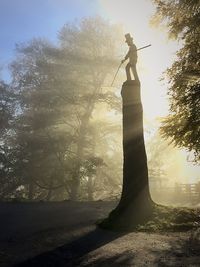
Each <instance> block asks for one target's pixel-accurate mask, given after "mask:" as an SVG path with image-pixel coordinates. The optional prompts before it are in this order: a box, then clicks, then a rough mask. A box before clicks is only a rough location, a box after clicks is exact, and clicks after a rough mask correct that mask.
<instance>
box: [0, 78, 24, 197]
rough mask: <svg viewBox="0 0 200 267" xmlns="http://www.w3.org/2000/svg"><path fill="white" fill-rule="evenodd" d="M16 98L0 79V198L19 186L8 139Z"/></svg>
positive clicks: (12, 132)
mask: <svg viewBox="0 0 200 267" xmlns="http://www.w3.org/2000/svg"><path fill="white" fill-rule="evenodd" d="M15 102H16V98H15V95H14V93H13V92H12V90H11V89H10V87H9V85H8V84H6V83H4V82H3V81H0V184H1V188H0V198H2V199H3V198H5V197H8V196H11V195H12V193H13V191H14V190H15V189H16V188H17V187H18V186H19V184H20V182H19V179H18V177H16V176H15V175H14V163H15V157H14V153H13V150H12V146H11V144H10V140H11V138H12V137H13V135H15V132H14V131H13V121H14V118H15V108H14V107H15Z"/></svg>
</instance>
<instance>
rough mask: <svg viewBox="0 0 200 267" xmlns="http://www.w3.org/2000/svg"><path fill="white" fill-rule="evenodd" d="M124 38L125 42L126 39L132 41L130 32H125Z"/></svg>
mask: <svg viewBox="0 0 200 267" xmlns="http://www.w3.org/2000/svg"><path fill="white" fill-rule="evenodd" d="M125 38H126V41H125V42H126V43H127V42H128V41H133V38H132V37H131V35H130V33H127V34H125Z"/></svg>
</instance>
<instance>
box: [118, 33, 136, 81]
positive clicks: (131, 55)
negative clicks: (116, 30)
mask: <svg viewBox="0 0 200 267" xmlns="http://www.w3.org/2000/svg"><path fill="white" fill-rule="evenodd" d="M125 38H126V43H127V45H128V46H129V50H128V53H127V54H126V56H125V58H124V59H123V60H122V61H121V63H124V62H125V61H126V60H127V59H129V62H128V64H127V65H126V76H127V81H131V72H130V70H132V72H133V75H134V78H135V80H136V81H139V78H138V74H137V70H136V63H137V47H136V46H135V44H134V43H133V38H132V37H131V35H130V33H127V34H125Z"/></svg>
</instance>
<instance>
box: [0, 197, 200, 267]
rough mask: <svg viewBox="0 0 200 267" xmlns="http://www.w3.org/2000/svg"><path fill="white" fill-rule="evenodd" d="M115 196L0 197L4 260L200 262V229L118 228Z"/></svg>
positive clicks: (122, 264) (190, 266)
mask: <svg viewBox="0 0 200 267" xmlns="http://www.w3.org/2000/svg"><path fill="white" fill-rule="evenodd" d="M115 205H116V203H115V202H103V201H98V202H82V203H81V202H70V201H69V202H60V203H42V202H41V203H1V204H0V218H1V220H0V266H2V267H6V266H35V267H36V266H37V267H40V266H44V267H51V266H52V267H53V266H56V267H60V266H63V267H64V266H65V267H71V266H72V267H73V266H75V267H76V266H77V267H78V266H80V267H82V266H85V267H92V266H98V267H107V266H109V267H115V266H116V267H118V266H119V267H126V266H136V267H140V266H141V267H143V266H174V267H179V266H180V267H184V266H187V267H195V266H200V254H199V251H200V242H199V235H200V231H199V230H198V229H196V230H190V231H187V232H186V231H185V232H160V233H151V232H149V233H147V232H132V233H117V232H110V231H106V230H102V229H99V228H98V227H96V226H95V223H96V221H97V220H99V219H100V218H103V217H105V216H107V214H108V213H109V211H110V210H112V209H113V208H114V207H115Z"/></svg>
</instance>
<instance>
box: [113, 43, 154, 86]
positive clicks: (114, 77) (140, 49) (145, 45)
mask: <svg viewBox="0 0 200 267" xmlns="http://www.w3.org/2000/svg"><path fill="white" fill-rule="evenodd" d="M149 46H151V44H149V45H145V46H143V47H140V48H138V49H137V51H139V50H142V49H144V48H147V47H149ZM122 64H123V62H121V63H120V64H119V67H118V69H117V71H116V73H115V76H114V78H113V81H112V83H111V85H110V86H112V85H113V83H114V81H115V78H116V76H117V74H118V72H119V69H120V68H121V66H122Z"/></svg>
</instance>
